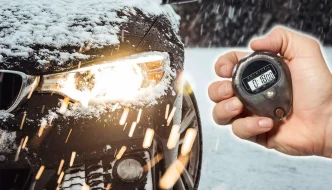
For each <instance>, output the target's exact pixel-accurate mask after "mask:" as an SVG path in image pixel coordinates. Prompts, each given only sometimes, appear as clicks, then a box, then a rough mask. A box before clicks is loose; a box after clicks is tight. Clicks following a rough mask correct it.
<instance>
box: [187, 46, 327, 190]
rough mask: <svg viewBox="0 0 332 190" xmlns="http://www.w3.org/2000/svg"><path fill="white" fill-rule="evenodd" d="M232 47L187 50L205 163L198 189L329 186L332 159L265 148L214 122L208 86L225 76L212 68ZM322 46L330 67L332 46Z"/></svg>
mask: <svg viewBox="0 0 332 190" xmlns="http://www.w3.org/2000/svg"><path fill="white" fill-rule="evenodd" d="M230 50H234V48H233V49H226V48H222V49H186V51H185V52H186V54H185V58H186V60H185V72H186V73H187V77H188V80H189V81H190V83H191V84H192V86H193V88H194V93H195V94H196V98H197V102H198V105H199V108H200V114H201V118H202V126H203V143H204V150H203V151H204V152H203V168H202V177H201V181H200V188H199V189H200V190H210V189H211V190H267V189H268V190H293V189H310V190H311V189H313V190H316V189H320V190H330V189H331V187H332V181H331V180H330V176H331V175H332V159H331V160H329V159H325V158H318V157H302V158H298V157H291V156H286V155H283V154H281V153H278V152H276V151H273V150H266V149H264V148H262V147H260V146H259V145H255V144H252V143H249V142H246V141H242V140H239V139H238V138H236V137H235V136H234V135H233V134H232V131H231V129H230V126H218V125H217V124H215V123H214V121H213V119H212V108H213V105H214V104H213V103H212V102H211V101H210V99H209V97H208V93H207V89H208V85H209V84H210V83H211V82H212V81H214V80H221V79H220V78H218V77H217V76H216V75H215V73H214V62H215V60H216V59H217V57H218V56H219V55H221V54H223V53H225V52H227V51H230ZM242 50H243V49H242ZM324 51H325V56H326V60H327V62H329V68H330V69H332V48H325V49H324ZM328 54H329V55H328ZM327 56H329V57H327ZM198 79H199V80H198Z"/></svg>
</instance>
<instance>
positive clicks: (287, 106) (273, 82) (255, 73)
mask: <svg viewBox="0 0 332 190" xmlns="http://www.w3.org/2000/svg"><path fill="white" fill-rule="evenodd" d="M232 76H233V77H232V85H233V89H234V93H235V95H236V96H237V97H238V98H239V99H240V101H241V102H242V103H243V105H244V106H245V107H246V108H247V109H248V110H249V111H251V112H252V113H254V114H256V115H259V116H264V117H269V118H272V119H273V120H275V121H278V120H282V119H283V118H284V117H287V116H288V115H289V113H290V112H291V109H292V103H293V91H292V79H291V74H290V71H289V68H288V66H287V64H286V63H285V61H284V60H283V59H282V58H281V57H280V56H279V55H277V54H274V53H271V52H254V53H252V54H250V55H248V56H247V57H245V58H243V59H241V60H240V61H239V62H238V64H236V65H235V67H234V69H233V75H232Z"/></svg>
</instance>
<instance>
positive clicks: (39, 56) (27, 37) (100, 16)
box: [0, 0, 179, 67]
mask: <svg viewBox="0 0 332 190" xmlns="http://www.w3.org/2000/svg"><path fill="white" fill-rule="evenodd" d="M160 4H161V0H94V1H91V0H70V1H69V0H54V1H52V2H50V1H49V0H38V1H31V0H20V1H13V0H2V1H1V6H0V64H1V62H3V63H6V64H10V63H8V62H6V59H8V57H11V58H12V57H16V58H18V59H27V58H30V57H31V56H33V57H34V59H35V60H37V62H38V63H39V64H40V65H43V64H45V63H47V62H49V61H53V62H56V63H57V64H58V65H61V64H63V63H65V62H67V61H70V60H77V59H78V60H84V59H88V58H89V57H90V55H84V53H81V52H79V50H77V52H60V51H59V48H62V47H66V46H69V45H70V46H78V47H83V46H86V45H87V44H91V47H92V48H102V47H104V46H110V45H117V44H119V43H120V40H119V37H120V36H121V35H120V33H121V31H120V29H119V24H121V23H123V22H127V21H128V16H130V15H136V10H137V9H139V10H140V11H142V12H143V14H145V15H146V16H156V15H166V16H167V17H168V18H169V19H170V22H171V24H172V28H173V30H174V32H175V33H178V26H179V16H178V15H176V14H175V12H174V11H173V9H172V8H171V7H170V6H169V5H163V6H161V5H160ZM119 11H121V13H123V14H118V13H119ZM36 45H37V46H39V47H45V48H41V49H38V50H35V49H34V48H33V47H35V46H36ZM8 67H10V65H9V66H8Z"/></svg>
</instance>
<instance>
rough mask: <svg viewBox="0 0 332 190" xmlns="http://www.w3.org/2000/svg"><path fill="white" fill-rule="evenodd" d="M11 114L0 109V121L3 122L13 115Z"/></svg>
mask: <svg viewBox="0 0 332 190" xmlns="http://www.w3.org/2000/svg"><path fill="white" fill-rule="evenodd" d="M13 116H14V115H13V114H10V113H7V112H5V111H4V110H0V121H2V122H5V121H6V120H7V119H8V118H10V117H13Z"/></svg>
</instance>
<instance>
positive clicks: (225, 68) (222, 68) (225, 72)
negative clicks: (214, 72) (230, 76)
mask: <svg viewBox="0 0 332 190" xmlns="http://www.w3.org/2000/svg"><path fill="white" fill-rule="evenodd" d="M220 73H221V75H223V76H226V75H227V65H223V66H221V67H220Z"/></svg>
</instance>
